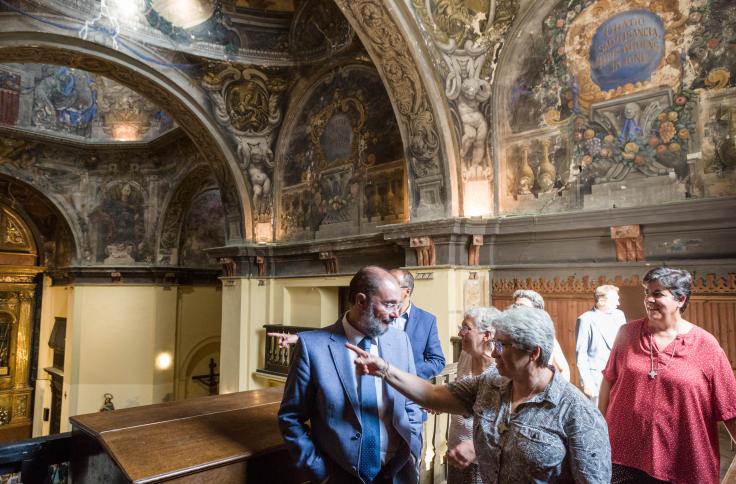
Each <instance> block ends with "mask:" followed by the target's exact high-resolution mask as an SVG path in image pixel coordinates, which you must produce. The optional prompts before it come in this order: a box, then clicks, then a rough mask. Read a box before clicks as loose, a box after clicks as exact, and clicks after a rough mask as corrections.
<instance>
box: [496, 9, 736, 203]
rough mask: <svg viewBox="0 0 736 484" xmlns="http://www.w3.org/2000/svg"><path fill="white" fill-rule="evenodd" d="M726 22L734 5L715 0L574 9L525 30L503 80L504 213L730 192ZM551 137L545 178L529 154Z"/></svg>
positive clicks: (730, 82)
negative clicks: (538, 36) (553, 145)
mask: <svg viewBox="0 0 736 484" xmlns="http://www.w3.org/2000/svg"><path fill="white" fill-rule="evenodd" d="M735 21H736V4H734V3H733V2H728V1H722V0H692V1H690V2H675V1H662V0H600V1H592V0H572V1H564V2H558V3H557V5H556V6H555V7H554V8H552V9H551V10H550V11H549V13H548V14H547V15H546V17H545V18H544V20H543V21H542V24H541V25H527V26H526V29H527V30H528V31H533V30H535V31H538V32H541V33H542V36H543V41H542V42H538V41H534V40H529V41H527V44H526V47H527V48H528V52H529V53H528V54H527V57H526V59H524V60H523V62H522V63H521V64H520V65H519V66H518V68H517V69H516V70H515V71H514V74H513V75H514V76H516V77H515V78H513V79H506V81H507V82H506V84H507V85H508V86H510V87H509V88H507V89H505V91H504V92H503V95H504V96H505V102H504V103H503V104H505V105H506V106H507V107H508V114H506V113H502V117H503V118H505V119H503V120H502V121H501V122H500V123H499V124H500V127H501V131H502V132H503V133H506V134H505V135H504V136H503V137H502V138H503V141H502V142H501V150H500V151H501V153H502V154H503V160H502V162H501V170H502V172H505V173H506V181H507V183H506V184H505V186H501V200H502V204H501V205H502V211H506V212H510V213H534V212H535V211H537V210H540V209H542V208H543V209H544V210H545V211H549V212H557V211H565V210H577V209H605V208H613V207H625V206H639V205H652V204H658V203H666V202H670V201H675V200H683V199H687V198H699V197H705V196H723V195H725V194H727V193H731V192H732V191H733V190H731V191H729V190H726V189H724V187H728V186H730V185H733V181H734V174H733V171H734V170H733V166H734V164H733V162H732V161H730V160H731V159H732V158H733V156H732V155H731V149H730V148H729V146H730V145H729V143H730V141H729V140H730V139H731V138H730V135H729V132H730V130H731V129H736V128H732V127H731V126H732V125H733V126H736V121H734V122H733V123H731V118H732V116H731V114H732V110H731V109H730V107H731V106H734V96H733V95H732V94H731V92H732V91H733V89H734V83H735V82H736V80H735V78H734V76H735V75H736V28H735V27H734V25H736V24H735ZM520 37H523V35H522V36H520ZM529 38H531V36H530V37H529ZM733 117H734V118H736V116H733ZM551 137H552V138H554V137H561V138H563V139H564V143H562V144H566V145H567V146H568V148H565V149H564V150H563V151H562V152H564V153H565V155H562V158H561V159H556V157H555V156H549V158H550V161H551V164H552V165H553V166H554V168H555V172H554V180H548V179H549V177H550V173H551V170H549V169H548V168H549V167H547V169H543V168H542V165H538V166H535V161H534V158H535V155H534V148H533V147H534V146H535V145H539V144H540V143H542V142H544V140H545V139H547V140H548V139H550V138H551ZM557 152H559V150H558V151H557ZM549 185H551V186H552V187H554V189H555V190H554V194H553V195H546V196H542V195H541V194H543V193H549V190H548V189H547V188H548V186H549ZM714 187H715V188H714Z"/></svg>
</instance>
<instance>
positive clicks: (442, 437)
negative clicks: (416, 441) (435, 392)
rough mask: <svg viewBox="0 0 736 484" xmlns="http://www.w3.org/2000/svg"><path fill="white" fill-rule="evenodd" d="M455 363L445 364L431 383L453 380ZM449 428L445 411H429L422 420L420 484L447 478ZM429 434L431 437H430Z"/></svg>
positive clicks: (439, 481) (436, 483) (439, 482)
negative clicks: (422, 438) (422, 441)
mask: <svg viewBox="0 0 736 484" xmlns="http://www.w3.org/2000/svg"><path fill="white" fill-rule="evenodd" d="M456 377H457V363H450V364H449V365H447V366H445V369H444V370H442V373H440V374H439V375H437V376H435V377H433V378H431V381H432V383H435V384H446V383H450V382H452V381H455V378H456ZM449 428H450V416H449V415H448V414H446V413H440V414H433V413H429V414H428V418H427V421H426V422H424V428H423V429H422V435H423V436H424V438H425V442H424V448H423V449H422V461H421V463H420V466H419V477H420V479H419V482H421V483H422V484H424V483H426V484H441V483H444V482H445V481H446V480H447V460H446V459H445V453H447V437H448V436H447V432H448V430H449ZM430 436H431V439H430Z"/></svg>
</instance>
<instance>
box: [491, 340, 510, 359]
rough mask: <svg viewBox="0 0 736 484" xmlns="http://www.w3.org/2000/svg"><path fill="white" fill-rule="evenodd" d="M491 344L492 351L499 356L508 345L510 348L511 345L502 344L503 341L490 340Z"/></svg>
mask: <svg viewBox="0 0 736 484" xmlns="http://www.w3.org/2000/svg"><path fill="white" fill-rule="evenodd" d="M491 344H492V345H493V350H494V351H495V352H496V353H498V354H499V355H500V354H501V353H503V349H504V347H505V346H506V345H507V344H508V345H509V346H511V343H504V342H503V341H498V340H497V339H494V340H491Z"/></svg>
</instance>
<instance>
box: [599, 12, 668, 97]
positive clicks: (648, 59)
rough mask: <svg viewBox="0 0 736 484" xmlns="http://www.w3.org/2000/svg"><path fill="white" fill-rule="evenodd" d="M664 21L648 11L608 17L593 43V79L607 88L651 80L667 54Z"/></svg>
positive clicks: (603, 87) (606, 89) (602, 87)
mask: <svg viewBox="0 0 736 484" xmlns="http://www.w3.org/2000/svg"><path fill="white" fill-rule="evenodd" d="M664 35H665V29H664V23H663V22H662V19H661V18H659V16H658V15H656V14H654V13H652V12H650V11H648V10H630V11H628V12H623V13H620V14H618V15H614V16H613V17H611V18H609V19H608V20H606V21H605V22H603V24H601V26H600V27H599V28H598V30H597V31H596V33H595V35H594V36H593V42H592V44H591V46H590V66H591V78H592V79H593V82H595V83H596V84H597V85H598V86H600V88H601V89H603V90H605V91H608V90H611V89H615V88H617V87H620V86H623V85H624V84H626V83H635V82H643V81H647V80H649V79H650V77H651V75H652V72H654V70H655V69H656V68H657V66H658V65H659V63H660V61H661V60H662V57H663V56H664Z"/></svg>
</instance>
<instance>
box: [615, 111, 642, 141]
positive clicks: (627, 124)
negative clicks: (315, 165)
mask: <svg viewBox="0 0 736 484" xmlns="http://www.w3.org/2000/svg"><path fill="white" fill-rule="evenodd" d="M640 113H641V107H639V105H638V104H636V103H634V102H629V103H626V105H625V106H624V124H623V126H622V127H621V134H619V135H618V138H619V139H620V140H621V141H631V140H633V139H636V138H640V137H641V136H642V133H643V132H642V129H641V128H640V127H639V114H640Z"/></svg>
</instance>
